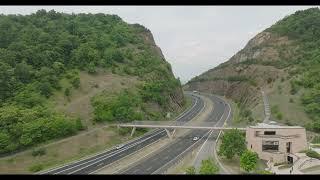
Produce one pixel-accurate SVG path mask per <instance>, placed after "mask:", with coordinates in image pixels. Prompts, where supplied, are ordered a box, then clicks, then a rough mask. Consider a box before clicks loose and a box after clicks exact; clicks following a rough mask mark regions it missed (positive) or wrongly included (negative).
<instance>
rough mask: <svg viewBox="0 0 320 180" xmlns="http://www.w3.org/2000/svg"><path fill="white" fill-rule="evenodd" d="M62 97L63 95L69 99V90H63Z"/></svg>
mask: <svg viewBox="0 0 320 180" xmlns="http://www.w3.org/2000/svg"><path fill="white" fill-rule="evenodd" d="M64 95H65V96H66V97H69V96H70V95H71V92H70V88H68V87H67V88H66V89H65V90H64Z"/></svg>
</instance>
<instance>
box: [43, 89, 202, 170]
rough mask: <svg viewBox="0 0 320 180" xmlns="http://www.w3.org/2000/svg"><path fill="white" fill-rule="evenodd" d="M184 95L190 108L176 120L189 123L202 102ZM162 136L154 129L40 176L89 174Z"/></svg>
mask: <svg viewBox="0 0 320 180" xmlns="http://www.w3.org/2000/svg"><path fill="white" fill-rule="evenodd" d="M186 95H187V96H190V97H192V107H191V108H190V109H188V110H187V111H185V112H184V113H182V114H181V115H180V116H178V117H177V118H176V120H177V121H180V122H187V121H190V120H191V119H192V118H194V117H195V116H196V115H197V114H199V113H200V111H201V110H202V109H203V108H204V102H203V100H202V99H201V98H200V97H199V96H197V95H194V94H191V93H186ZM193 133H194V134H191V136H194V135H199V136H201V135H202V134H203V132H202V131H201V132H198V131H195V132H193ZM164 136H167V134H166V132H165V130H161V129H156V130H155V131H152V132H150V133H147V134H145V135H144V136H142V137H140V138H138V139H135V140H133V141H130V142H127V143H126V144H125V145H124V147H123V148H121V149H115V148H113V149H111V150H107V151H106V152H102V153H99V154H96V155H93V156H92V157H89V158H86V159H83V160H80V161H76V162H73V163H70V164H67V165H64V166H60V167H57V168H54V169H51V170H48V171H46V172H42V173H40V174H90V173H92V172H94V171H96V170H98V169H100V168H102V167H104V166H106V165H108V164H111V163H113V162H115V161H117V160H119V159H121V158H123V157H125V156H128V155H130V154H132V153H134V152H136V151H138V150H140V149H142V148H143V147H145V146H147V145H149V144H151V143H154V142H155V141H158V140H160V139H161V138H162V137H164ZM186 143H187V144H186V145H185V146H188V144H190V142H187V141H186ZM148 172H149V171H148Z"/></svg>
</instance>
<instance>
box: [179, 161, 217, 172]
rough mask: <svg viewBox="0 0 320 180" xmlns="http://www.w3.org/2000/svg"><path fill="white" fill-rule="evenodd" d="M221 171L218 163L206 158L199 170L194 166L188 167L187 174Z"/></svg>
mask: <svg viewBox="0 0 320 180" xmlns="http://www.w3.org/2000/svg"><path fill="white" fill-rule="evenodd" d="M218 172H219V167H218V165H217V164H216V163H215V162H214V161H213V160H212V159H211V158H209V159H205V160H202V161H201V166H200V169H199V172H197V171H196V168H195V167H194V166H191V167H188V168H187V169H186V171H185V173H186V174H189V175H192V174H201V175H209V174H217V173H218Z"/></svg>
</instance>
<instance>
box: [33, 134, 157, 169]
mask: <svg viewBox="0 0 320 180" xmlns="http://www.w3.org/2000/svg"><path fill="white" fill-rule="evenodd" d="M156 131H158V130H153V131H150V132H147V133H146V134H145V135H144V136H142V137H138V138H135V139H132V140H130V141H128V142H126V145H129V144H130V143H132V142H134V141H137V142H138V141H139V140H141V139H142V138H145V137H146V136H149V135H150V134H152V133H156ZM112 150H114V147H111V148H109V149H107V150H104V151H102V152H99V153H96V154H92V155H89V156H86V157H83V158H81V159H79V160H77V161H73V162H69V163H66V164H63V165H60V166H57V167H54V168H51V169H48V170H45V171H42V172H38V173H36V174H40V175H41V174H45V173H50V172H52V171H55V170H58V169H61V168H64V167H67V166H70V165H73V164H76V163H78V162H81V161H86V160H88V159H90V158H93V157H95V156H99V155H101V154H104V153H108V151H112ZM114 152H115V151H114ZM109 153H112V152H109ZM73 167H74V166H73Z"/></svg>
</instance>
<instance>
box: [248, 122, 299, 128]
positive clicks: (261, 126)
mask: <svg viewBox="0 0 320 180" xmlns="http://www.w3.org/2000/svg"><path fill="white" fill-rule="evenodd" d="M249 127H250V128H259V129H269V128H271V129H287V128H299V129H300V128H303V127H301V126H280V125H277V124H266V123H258V124H257V125H255V126H249Z"/></svg>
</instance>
